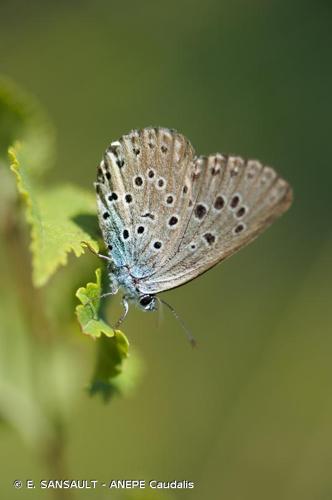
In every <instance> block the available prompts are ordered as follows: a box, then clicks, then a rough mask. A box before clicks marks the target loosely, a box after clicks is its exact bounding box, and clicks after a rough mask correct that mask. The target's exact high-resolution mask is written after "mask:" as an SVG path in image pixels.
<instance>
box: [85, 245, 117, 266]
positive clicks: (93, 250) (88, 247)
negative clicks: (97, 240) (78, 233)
mask: <svg viewBox="0 0 332 500" xmlns="http://www.w3.org/2000/svg"><path fill="white" fill-rule="evenodd" d="M81 245H83V246H84V247H86V248H87V249H88V250H90V252H91V253H93V255H95V256H96V257H99V258H100V259H103V260H106V261H107V262H110V261H112V259H111V258H110V257H108V255H103V254H101V253H98V252H96V250H95V249H94V248H92V246H91V245H90V243H88V242H87V241H81Z"/></svg>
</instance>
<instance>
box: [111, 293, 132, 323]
mask: <svg viewBox="0 0 332 500" xmlns="http://www.w3.org/2000/svg"><path fill="white" fill-rule="evenodd" d="M121 302H122V305H123V313H122V314H121V316H120V318H119V319H118V321H117V322H116V325H115V327H114V328H119V326H120V325H121V323H122V322H123V320H124V319H125V317H126V316H127V314H128V310H129V304H128V300H127V297H126V296H125V295H124V296H123V297H122V301H121Z"/></svg>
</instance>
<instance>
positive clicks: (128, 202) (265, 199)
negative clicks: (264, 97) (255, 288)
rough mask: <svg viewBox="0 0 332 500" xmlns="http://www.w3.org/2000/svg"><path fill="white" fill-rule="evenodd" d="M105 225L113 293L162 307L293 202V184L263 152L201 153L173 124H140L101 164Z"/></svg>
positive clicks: (99, 196) (143, 304)
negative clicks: (164, 297) (253, 155)
mask: <svg viewBox="0 0 332 500" xmlns="http://www.w3.org/2000/svg"><path fill="white" fill-rule="evenodd" d="M96 191H97V203H98V217H99V224H100V227H101V230H102V233H103V238H104V241H105V244H106V246H107V248H108V253H109V259H110V269H109V272H110V279H111V286H112V292H113V293H115V292H116V291H117V290H118V289H119V288H122V289H123V290H124V293H125V296H126V298H128V299H129V300H131V301H134V302H136V303H138V304H139V305H140V306H141V307H143V309H146V310H154V309H155V308H156V306H157V299H156V297H155V295H156V294H158V293H159V292H162V291H165V290H169V289H171V288H175V287H177V286H180V285H182V284H184V283H186V282H188V281H190V280H192V279H194V278H195V277H197V276H198V275H200V274H202V273H204V272H205V271H207V270H208V269H210V268H211V267H213V266H214V265H215V264H217V263H219V262H220V261H222V260H224V259H226V258H227V257H229V256H230V255H232V254H233V253H235V252H236V251H237V250H238V249H240V248H241V247H243V246H245V245H246V244H248V243H249V242H250V241H252V240H253V239H254V238H255V237H257V236H258V234H260V233H261V232H262V231H263V230H264V229H265V228H266V227H268V226H269V225H270V224H271V223H272V222H273V221H274V220H275V219H276V218H277V217H278V216H279V215H281V214H282V213H283V212H285V211H286V210H287V208H288V207H289V206H290V204H291V199H292V192H291V188H290V187H289V185H288V183H287V182H286V181H284V180H283V179H281V178H280V177H279V176H278V175H277V174H276V172H275V171H274V169H272V168H271V167H266V166H263V165H262V164H261V163H260V162H258V161H256V160H243V159H242V158H241V157H237V156H226V155H223V154H220V153H217V154H214V155H210V156H197V155H196V153H195V151H194V149H193V147H192V145H191V144H190V142H189V141H188V140H187V139H186V138H185V137H184V136H183V135H181V134H179V133H177V132H176V131H174V130H171V129H166V128H145V129H142V130H133V131H132V132H130V133H129V134H128V135H124V136H122V137H121V138H120V140H119V141H115V142H113V143H111V145H110V146H109V147H108V148H107V150H106V152H105V154H104V158H103V160H102V161H101V163H100V165H99V167H98V174H97V182H96Z"/></svg>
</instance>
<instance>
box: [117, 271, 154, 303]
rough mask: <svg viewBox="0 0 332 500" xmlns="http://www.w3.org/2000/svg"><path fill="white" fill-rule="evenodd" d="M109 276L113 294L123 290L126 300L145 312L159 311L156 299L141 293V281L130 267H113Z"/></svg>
mask: <svg viewBox="0 0 332 500" xmlns="http://www.w3.org/2000/svg"><path fill="white" fill-rule="evenodd" d="M109 276H110V282H111V283H112V288H113V290H112V293H116V292H117V291H118V290H119V288H121V289H122V290H123V292H124V297H125V298H126V300H129V301H130V302H134V303H135V304H137V305H138V306H140V307H141V308H143V309H144V310H145V311H154V310H156V309H157V299H156V297H155V296H154V295H152V294H146V293H142V292H141V291H140V287H139V285H140V281H141V280H140V278H139V277H136V276H135V275H133V274H132V272H131V269H130V267H129V266H128V265H124V266H122V267H116V266H113V265H112V266H111V268H110V273H109Z"/></svg>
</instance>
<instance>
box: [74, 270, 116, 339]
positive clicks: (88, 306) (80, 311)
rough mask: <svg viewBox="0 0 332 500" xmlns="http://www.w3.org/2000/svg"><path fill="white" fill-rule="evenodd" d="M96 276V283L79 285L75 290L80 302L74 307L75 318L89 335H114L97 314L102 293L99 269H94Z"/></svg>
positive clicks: (113, 331) (96, 336)
mask: <svg viewBox="0 0 332 500" xmlns="http://www.w3.org/2000/svg"><path fill="white" fill-rule="evenodd" d="M96 278H97V280H96V283H88V284H87V285H86V287H81V288H79V289H78V290H77V292H76V297H77V298H78V299H79V300H80V301H81V303H82V304H80V305H78V306H77V307H76V314H77V319H78V321H79V323H80V325H81V329H82V332H83V333H86V334H87V335H90V336H91V337H94V338H99V337H101V335H102V334H104V335H106V336H107V337H114V335H115V330H113V329H112V328H111V327H110V326H108V325H107V323H105V321H104V320H103V319H101V318H100V317H99V316H98V311H99V306H100V296H101V294H102V288H101V270H100V269H97V270H96Z"/></svg>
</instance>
